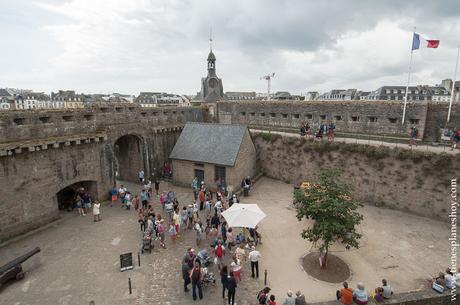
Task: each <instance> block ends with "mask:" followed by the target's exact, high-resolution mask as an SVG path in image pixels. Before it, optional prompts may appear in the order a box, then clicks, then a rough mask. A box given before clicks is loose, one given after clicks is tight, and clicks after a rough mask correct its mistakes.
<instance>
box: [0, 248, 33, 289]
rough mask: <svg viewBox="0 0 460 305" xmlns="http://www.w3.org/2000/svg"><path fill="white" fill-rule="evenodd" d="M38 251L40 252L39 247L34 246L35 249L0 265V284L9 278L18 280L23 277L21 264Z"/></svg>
mask: <svg viewBox="0 0 460 305" xmlns="http://www.w3.org/2000/svg"><path fill="white" fill-rule="evenodd" d="M38 252H40V248H39V247H36V248H35V249H33V250H31V251H29V252H27V253H26V254H24V255H22V256H20V257H17V258H15V259H13V260H12V261H11V262H9V263H7V264H5V265H3V266H2V267H0V286H2V285H3V284H5V283H6V282H8V281H9V280H13V279H15V280H20V279H22V278H24V271H23V270H22V266H21V264H22V263H23V262H25V261H26V260H28V259H29V258H30V257H32V256H34V255H35V254H37V253H38Z"/></svg>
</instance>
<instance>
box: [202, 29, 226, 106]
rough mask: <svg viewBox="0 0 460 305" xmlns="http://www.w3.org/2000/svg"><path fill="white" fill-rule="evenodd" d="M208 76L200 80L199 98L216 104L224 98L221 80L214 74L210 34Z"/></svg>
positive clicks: (214, 64)
mask: <svg viewBox="0 0 460 305" xmlns="http://www.w3.org/2000/svg"><path fill="white" fill-rule="evenodd" d="M207 61H208V75H207V76H206V77H204V78H202V79H201V92H200V94H199V97H200V99H201V100H203V101H204V102H216V101H218V100H221V99H223V98H224V89H223V87H222V80H221V79H220V78H218V77H217V74H216V56H215V55H214V53H213V52H212V32H211V34H210V36H209V55H208V59H207Z"/></svg>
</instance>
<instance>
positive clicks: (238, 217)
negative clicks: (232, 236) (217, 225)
mask: <svg viewBox="0 0 460 305" xmlns="http://www.w3.org/2000/svg"><path fill="white" fill-rule="evenodd" d="M222 216H223V217H224V218H225V220H226V221H227V223H228V225H229V226H230V227H244V228H254V227H255V226H256V225H257V224H258V223H259V222H260V221H261V220H262V219H264V218H265V216H267V215H266V214H265V213H264V212H263V211H262V210H261V209H260V208H259V206H258V205H257V204H244V203H234V204H233V205H232V206H231V207H230V208H229V209H228V210H225V211H224V212H222Z"/></svg>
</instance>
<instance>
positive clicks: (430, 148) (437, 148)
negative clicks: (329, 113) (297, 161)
mask: <svg viewBox="0 0 460 305" xmlns="http://www.w3.org/2000/svg"><path fill="white" fill-rule="evenodd" d="M251 131H253V132H265V133H267V132H268V131H267V130H261V129H252V128H251ZM270 133H274V134H279V135H283V136H288V137H296V138H299V137H300V135H299V134H295V133H292V132H283V131H270ZM323 141H327V137H325V138H323ZM334 141H335V142H340V143H356V144H365V145H372V146H382V145H383V146H387V147H390V148H394V147H398V148H404V149H413V150H417V151H429V152H433V153H443V152H445V153H448V154H458V153H460V149H458V148H457V149H456V150H451V149H450V147H446V146H432V145H425V144H424V145H418V146H412V147H410V146H409V144H408V143H409V139H408V140H407V144H403V143H391V142H385V140H384V137H382V141H377V140H366V139H355V138H339V137H335V139H334Z"/></svg>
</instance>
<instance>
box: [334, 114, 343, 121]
mask: <svg viewBox="0 0 460 305" xmlns="http://www.w3.org/2000/svg"><path fill="white" fill-rule="evenodd" d="M334 118H335V120H336V121H341V120H342V116H341V115H336V116H335V117H334Z"/></svg>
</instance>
